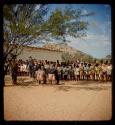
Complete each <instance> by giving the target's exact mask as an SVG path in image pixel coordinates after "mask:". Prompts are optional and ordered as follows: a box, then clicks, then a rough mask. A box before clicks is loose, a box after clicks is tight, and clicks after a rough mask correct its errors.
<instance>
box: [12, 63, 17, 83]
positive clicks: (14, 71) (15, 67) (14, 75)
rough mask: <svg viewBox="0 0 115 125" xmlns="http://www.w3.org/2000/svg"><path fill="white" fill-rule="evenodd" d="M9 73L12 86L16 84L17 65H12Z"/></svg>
mask: <svg viewBox="0 0 115 125" xmlns="http://www.w3.org/2000/svg"><path fill="white" fill-rule="evenodd" d="M11 73H12V81H13V84H17V75H18V65H17V63H13V64H12V67H11Z"/></svg>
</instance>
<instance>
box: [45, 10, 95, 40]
mask: <svg viewBox="0 0 115 125" xmlns="http://www.w3.org/2000/svg"><path fill="white" fill-rule="evenodd" d="M89 15H93V13H89V14H87V15H82V10H80V9H79V10H74V9H72V8H65V9H64V10H63V11H62V10H59V9H56V10H55V11H53V12H52V13H51V15H50V17H49V18H48V20H47V21H46V23H44V25H43V28H44V29H46V30H47V32H48V33H49V34H50V36H51V37H53V38H55V39H59V40H63V42H67V39H66V36H68V35H71V36H73V37H76V38H78V37H83V36H85V35H86V33H85V31H86V30H87V26H88V22H86V21H83V20H81V17H82V16H89Z"/></svg>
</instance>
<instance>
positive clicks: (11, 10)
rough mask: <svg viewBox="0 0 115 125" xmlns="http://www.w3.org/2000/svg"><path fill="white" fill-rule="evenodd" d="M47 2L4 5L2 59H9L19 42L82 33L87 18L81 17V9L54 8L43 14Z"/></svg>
mask: <svg viewBox="0 0 115 125" xmlns="http://www.w3.org/2000/svg"><path fill="white" fill-rule="evenodd" d="M47 12H48V5H42V4H39V5H36V4H12V5H4V7H3V15H4V25H3V26H4V52H3V56H4V63H5V62H7V61H9V60H10V61H11V60H12V58H14V57H16V56H17V55H19V54H20V53H21V51H22V45H31V44H33V43H34V42H36V39H37V41H41V40H43V39H46V40H48V39H51V38H55V39H60V40H63V42H67V40H66V36H67V35H71V36H73V37H82V36H84V35H86V34H85V30H86V29H87V26H88V22H85V21H82V20H81V17H82V16H85V15H82V12H81V10H74V9H71V8H65V9H64V10H59V9H56V10H54V11H53V12H52V13H51V15H50V16H48V17H47V18H44V16H45V15H46V14H47ZM86 16H87V15H86Z"/></svg>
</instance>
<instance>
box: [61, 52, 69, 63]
mask: <svg viewBox="0 0 115 125" xmlns="http://www.w3.org/2000/svg"><path fill="white" fill-rule="evenodd" d="M69 60H71V55H70V54H69V53H68V52H66V53H62V61H63V62H68V61H69Z"/></svg>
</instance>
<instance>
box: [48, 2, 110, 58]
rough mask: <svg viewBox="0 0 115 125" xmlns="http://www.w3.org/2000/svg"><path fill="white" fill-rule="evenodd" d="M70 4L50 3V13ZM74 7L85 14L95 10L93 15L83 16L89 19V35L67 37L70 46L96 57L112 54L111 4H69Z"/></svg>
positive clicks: (84, 18) (86, 19)
mask: <svg viewBox="0 0 115 125" xmlns="http://www.w3.org/2000/svg"><path fill="white" fill-rule="evenodd" d="M67 5H68V4H49V13H48V15H47V16H49V15H50V14H51V12H52V11H53V10H55V9H56V8H59V9H64V8H65V7H66V6H67ZM69 6H71V7H72V8H74V9H78V8H81V10H82V13H83V14H87V13H88V12H94V13H95V14H94V15H93V16H88V17H83V18H82V20H85V21H88V22H89V26H88V30H87V32H86V33H87V36H86V37H84V38H82V39H80V38H73V37H70V36H68V37H66V39H68V40H70V41H71V43H69V45H70V46H72V47H74V48H76V49H79V50H81V51H83V52H85V53H88V54H90V55H92V56H94V57H96V58H103V57H105V56H106V55H108V54H111V6H110V5H108V4H69Z"/></svg>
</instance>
